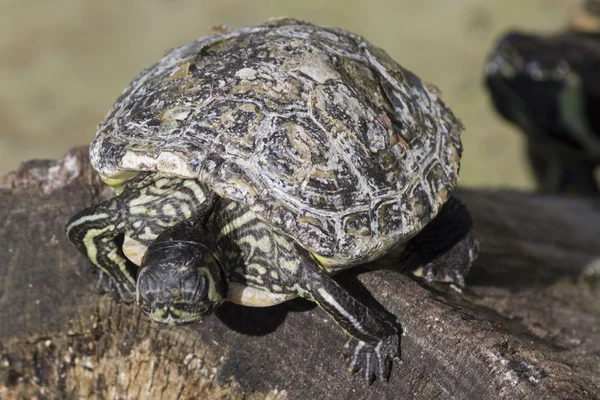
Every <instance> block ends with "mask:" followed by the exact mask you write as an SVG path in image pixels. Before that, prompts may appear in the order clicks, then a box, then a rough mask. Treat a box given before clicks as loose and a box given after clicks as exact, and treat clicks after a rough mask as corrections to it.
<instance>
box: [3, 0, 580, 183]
mask: <svg viewBox="0 0 600 400" xmlns="http://www.w3.org/2000/svg"><path fill="white" fill-rule="evenodd" d="M578 4H579V1H578V0H501V1H492V0H419V1H417V0H346V1H344V0H303V1H287V0H259V1H252V0H212V1H211V0H162V1H161V0H0V174H3V173H5V172H7V171H9V170H11V169H14V168H16V167H17V166H18V164H19V163H20V162H21V161H23V160H27V159H30V158H56V157H59V156H61V155H62V154H64V153H65V152H66V151H67V150H68V149H69V148H70V147H72V146H74V145H82V144H87V143H89V141H90V140H91V138H92V137H93V135H94V131H95V127H96V125H97V124H98V123H99V122H100V121H101V120H102V118H103V117H104V115H105V114H106V112H108V109H109V107H110V106H111V104H112V103H113V101H114V100H115V99H116V97H117V96H118V95H119V93H120V92H121V90H122V89H124V88H125V86H126V85H127V84H128V82H129V81H130V79H131V78H132V77H133V76H134V75H135V74H137V73H138V72H139V71H140V70H141V69H142V68H144V67H146V66H148V65H150V64H151V63H153V62H155V61H157V60H158V59H159V58H160V57H161V56H162V55H163V54H164V52H165V51H166V50H167V49H169V48H172V47H175V46H178V45H181V44H184V43H186V42H189V41H191V40H194V39H196V38H198V37H199V36H203V35H205V34H206V32H208V31H209V29H210V27H211V26H215V25H220V24H225V25H227V26H229V27H230V28H238V27H242V26H247V25H254V24H258V23H261V22H263V21H265V20H266V19H267V18H269V17H274V16H281V15H287V16H293V17H297V18H300V19H306V20H308V21H311V22H313V23H317V24H323V25H334V26H339V27H342V28H345V29H348V30H351V31H354V32H356V33H359V34H361V35H363V36H365V37H366V38H367V39H369V40H370V41H371V42H372V43H374V44H376V45H377V46H380V47H382V48H384V49H385V50H386V51H387V52H388V53H389V54H390V55H391V56H392V57H393V58H395V59H396V60H397V61H398V62H399V63H400V64H402V65H403V66H405V67H407V68H409V69H411V70H413V71H414V72H416V73H417V74H418V75H419V76H421V77H422V78H424V79H426V80H428V81H430V82H432V83H435V84H436V85H437V86H438V87H439V88H440V89H441V90H442V92H443V94H444V96H443V98H444V100H445V101H446V102H447V104H448V105H450V107H451V108H452V109H453V110H454V111H455V112H456V114H457V115H458V116H459V117H460V118H461V119H462V121H463V123H464V124H465V126H466V127H467V130H466V132H464V134H463V143H464V145H465V153H464V156H463V163H462V169H461V184H462V185H467V186H491V187H499V186H502V187H513V188H525V189H528V188H532V187H533V183H532V180H531V176H530V174H529V171H528V169H527V167H526V164H525V162H524V159H523V152H522V138H521V137H520V135H519V134H517V132H516V130H515V129H514V128H512V127H511V126H509V125H507V124H506V123H504V122H503V121H502V120H500V118H499V117H497V116H496V114H495V112H494V111H493V110H492V108H491V105H490V102H489V99H488V97H487V94H486V93H485V92H484V89H483V87H482V69H483V66H484V60H485V57H486V54H487V52H488V51H489V50H490V48H491V46H492V45H493V44H494V42H495V40H496V39H497V37H498V35H500V34H501V33H502V32H504V31H505V30H507V29H510V28H521V29H528V30H536V31H543V32H550V31H555V30H557V29H560V28H561V27H562V26H563V25H564V23H565V21H566V19H567V17H568V15H569V14H570V13H571V12H572V11H573V9H574V7H575V6H577V5H578Z"/></svg>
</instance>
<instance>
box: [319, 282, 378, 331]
mask: <svg viewBox="0 0 600 400" xmlns="http://www.w3.org/2000/svg"><path fill="white" fill-rule="evenodd" d="M317 293H319V295H320V296H321V297H322V298H323V300H324V301H326V302H327V304H329V305H330V306H332V307H333V308H334V309H335V310H336V311H337V312H338V313H339V314H340V315H341V316H342V317H343V318H344V319H345V320H347V321H349V322H350V323H351V324H352V327H353V328H354V329H356V330H357V331H358V332H360V333H362V334H363V335H369V333H368V332H367V331H365V330H364V328H363V327H362V325H361V324H360V323H359V322H358V321H357V320H356V318H354V316H353V315H352V314H350V313H349V312H348V311H346V309H344V307H342V306H341V304H340V303H338V302H337V301H335V299H334V298H333V296H332V295H330V294H329V293H328V292H327V291H326V290H325V289H324V288H319V289H317Z"/></svg>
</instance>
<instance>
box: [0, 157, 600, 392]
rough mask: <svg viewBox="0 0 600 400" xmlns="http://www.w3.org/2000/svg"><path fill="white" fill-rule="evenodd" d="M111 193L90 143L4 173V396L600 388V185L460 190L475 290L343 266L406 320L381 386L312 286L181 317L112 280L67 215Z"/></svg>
mask: <svg viewBox="0 0 600 400" xmlns="http://www.w3.org/2000/svg"><path fill="white" fill-rule="evenodd" d="M108 194H109V193H108V192H107V190H106V189H103V186H102V185H101V184H100V182H99V181H98V180H97V178H96V177H95V175H94V174H93V172H92V171H91V170H90V167H89V165H88V164H87V158H86V155H85V150H83V149H76V150H73V151H72V152H71V153H69V155H67V156H66V157H65V158H64V159H63V160H61V161H60V162H40V161H34V162H30V163H27V164H25V165H23V166H22V167H21V168H20V169H19V170H17V171H15V172H14V173H12V174H9V175H7V176H6V177H4V178H1V179H0V206H1V207H0V221H1V223H0V260H2V261H1V264H0V265H1V270H0V310H2V317H1V319H0V399H12V398H32V397H33V396H37V398H61V399H62V398H67V399H68V398H165V399H174V398H177V397H178V396H179V398H197V399H204V398H210V399H217V398H226V399H228V398H234V399H235V398H250V399H259V398H269V399H386V398H387V399H432V398H435V399H450V398H456V399H511V400H513V399H542V398H544V399H554V398H556V399H600V289H599V283H598V280H597V277H598V274H599V273H598V270H600V268H598V267H597V266H598V264H600V203H599V202H598V201H594V200H575V199H567V198H557V197H542V196H535V195H528V194H521V193H516V192H486V191H472V190H461V191H459V193H458V196H459V197H460V198H461V199H462V200H463V201H464V202H466V203H467V205H468V206H469V208H470V210H471V213H472V215H473V218H474V221H475V227H476V231H477V233H478V236H479V238H480V241H481V252H482V254H481V257H480V259H479V261H478V262H477V263H476V265H475V266H474V268H473V269H472V272H471V274H470V275H469V279H468V284H469V287H468V288H467V289H465V290H464V291H463V293H459V292H457V291H455V290H453V289H451V288H449V287H446V286H443V285H427V284H425V283H423V282H417V281H415V280H413V279H411V278H410V277H408V276H405V275H401V274H399V273H397V272H395V271H374V272H365V273H361V274H358V275H357V273H356V272H357V271H350V273H347V274H344V275H341V276H340V281H341V282H342V283H343V285H345V286H346V287H348V288H349V290H351V291H352V292H353V293H355V294H357V293H358V294H359V296H363V297H361V298H363V299H365V301H368V302H371V301H375V300H374V299H376V303H375V307H377V306H378V304H380V305H381V306H383V307H384V308H385V309H386V310H387V311H389V312H391V313H393V314H394V315H396V316H397V318H398V321H399V322H401V324H402V326H403V328H404V336H403V338H402V357H403V360H404V362H403V364H401V365H400V364H398V363H397V364H395V365H394V368H393V372H392V376H391V378H390V381H389V382H388V383H382V382H375V383H374V384H373V385H372V386H367V385H366V384H365V383H364V382H363V381H362V380H361V378H360V377H359V376H358V375H352V374H350V373H349V372H348V371H347V370H346V364H345V361H344V360H343V359H342V357H341V355H340V354H341V353H340V350H341V346H342V345H343V343H344V341H345V337H344V335H343V334H342V332H341V331H340V330H339V329H338V328H337V327H336V326H335V325H334V324H333V323H332V322H331V320H329V319H328V318H327V316H326V315H325V314H324V313H323V312H322V311H321V310H319V309H318V308H315V307H313V306H312V305H310V304H309V303H307V302H304V301H292V302H289V303H286V304H283V305H280V306H277V307H273V308H266V309H250V308H242V307H238V306H234V305H230V304H226V305H225V306H223V307H222V308H221V309H220V310H219V312H218V313H217V315H215V316H212V317H210V318H208V319H207V320H205V321H204V322H203V323H201V324H198V325H195V326H191V327H185V328H167V327H161V326H157V325H155V324H151V323H150V322H149V321H148V320H147V319H146V318H145V317H144V316H143V315H142V314H141V313H140V311H139V310H138V309H137V308H136V307H135V306H132V305H123V304H119V303H117V302H115V301H114V300H112V298H111V297H110V296H108V295H102V294H100V293H99V291H98V290H97V288H96V281H97V279H96V274H95V272H94V270H93V268H92V267H91V266H90V265H89V263H87V262H86V260H85V259H84V258H83V257H82V256H80V255H79V254H78V253H77V252H76V250H75V249H74V248H73V247H72V246H71V245H70V244H69V242H68V241H67V239H66V238H65V236H64V233H63V226H64V223H65V222H66V220H67V219H68V218H69V217H70V216H71V215H72V214H73V213H75V212H76V211H78V210H80V209H82V208H83V207H85V206H87V205H89V204H91V203H92V202H96V201H99V200H100V199H101V198H102V197H103V196H107V195H108ZM594 263H596V264H594ZM595 266H596V274H594V268H595ZM365 288H366V289H367V290H368V292H370V293H371V295H372V297H371V296H370V295H369V294H368V292H366V293H364V292H365ZM360 293H363V294H360Z"/></svg>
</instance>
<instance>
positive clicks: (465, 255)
mask: <svg viewBox="0 0 600 400" xmlns="http://www.w3.org/2000/svg"><path fill="white" fill-rule="evenodd" d="M478 254H479V244H478V242H477V239H475V237H474V236H473V234H472V233H471V232H469V233H468V234H467V235H466V236H465V237H464V238H463V239H462V240H461V241H459V242H458V243H456V244H455V245H454V247H452V248H451V249H450V250H448V251H447V252H446V253H444V254H441V255H439V256H438V257H437V258H435V259H434V260H432V261H431V262H428V263H427V264H425V265H423V266H422V267H421V268H418V269H417V270H415V271H414V272H413V273H414V274H415V275H416V276H421V277H423V278H424V279H425V280H427V281H428V282H445V283H453V284H455V285H456V286H458V287H461V288H462V287H464V286H465V276H466V275H467V273H468V272H469V268H470V267H471V263H472V262H473V261H474V260H475V259H476V258H477V256H478Z"/></svg>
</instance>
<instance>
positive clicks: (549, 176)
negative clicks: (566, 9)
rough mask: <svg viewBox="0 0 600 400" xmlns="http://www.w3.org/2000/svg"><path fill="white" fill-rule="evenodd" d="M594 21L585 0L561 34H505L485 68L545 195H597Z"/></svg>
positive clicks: (599, 129) (598, 6)
mask: <svg viewBox="0 0 600 400" xmlns="http://www.w3.org/2000/svg"><path fill="white" fill-rule="evenodd" d="M594 21H596V22H595V23H594ZM599 21H600V2H598V1H588V2H586V4H585V7H584V8H583V9H582V10H580V12H579V13H577V14H576V16H575V17H574V18H573V19H572V20H571V24H570V27H569V29H568V30H566V31H564V32H561V33H557V34H552V35H536V34H529V33H522V32H509V33H507V34H506V35H505V36H504V37H502V38H501V39H500V40H499V42H498V44H497V45H496V47H495V48H494V50H493V51H492V53H491V55H490V57H489V59H488V61H487V64H486V67H485V84H486V86H487V88H488V90H489V93H490V95H491V98H492V101H493V104H494V106H495V108H496V110H497V111H498V112H499V113H500V115H502V116H503V117H504V118H505V119H507V120H508V121H510V122H512V123H514V124H515V125H517V126H518V127H519V128H520V129H521V130H522V131H523V132H524V133H525V135H526V136H527V156H528V159H529V162H530V165H531V168H532V170H533V172H534V174H535V177H536V179H537V182H538V185H539V187H540V189H541V190H542V191H544V192H549V193H567V194H579V195H598V194H599V187H598V181H597V178H596V176H595V169H596V167H597V166H598V165H599V164H600V23H598V22H599Z"/></svg>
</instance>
